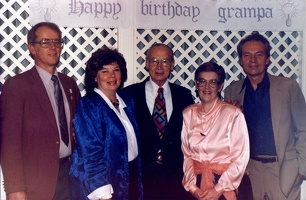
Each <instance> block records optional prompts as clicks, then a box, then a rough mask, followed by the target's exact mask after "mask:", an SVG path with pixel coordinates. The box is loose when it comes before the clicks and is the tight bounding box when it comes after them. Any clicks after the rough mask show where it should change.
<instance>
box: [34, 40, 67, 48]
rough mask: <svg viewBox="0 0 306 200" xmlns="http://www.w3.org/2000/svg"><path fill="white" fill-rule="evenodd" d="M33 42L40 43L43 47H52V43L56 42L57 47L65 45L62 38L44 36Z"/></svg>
mask: <svg viewBox="0 0 306 200" xmlns="http://www.w3.org/2000/svg"><path fill="white" fill-rule="evenodd" d="M32 43H36V44H40V46H41V47H42V48H50V47H51V45H52V44H54V46H55V47H56V48H62V47H63V46H64V41H63V40H62V39H49V38H43V39H41V40H40V41H37V42H32Z"/></svg>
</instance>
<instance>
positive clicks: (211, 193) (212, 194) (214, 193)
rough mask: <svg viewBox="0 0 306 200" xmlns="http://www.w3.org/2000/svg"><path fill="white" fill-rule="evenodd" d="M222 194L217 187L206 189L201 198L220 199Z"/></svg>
mask: <svg viewBox="0 0 306 200" xmlns="http://www.w3.org/2000/svg"><path fill="white" fill-rule="evenodd" d="M220 196H221V194H219V193H218V192H217V191H216V190H215V188H213V189H209V190H206V191H204V196H203V197H202V198H201V200H218V199H219V197H220Z"/></svg>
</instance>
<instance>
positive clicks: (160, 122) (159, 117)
mask: <svg viewBox="0 0 306 200" xmlns="http://www.w3.org/2000/svg"><path fill="white" fill-rule="evenodd" d="M163 92H164V89H163V88H159V89H158V91H157V93H158V94H157V97H156V99H155V103H154V109H153V114H152V117H153V120H154V122H155V124H156V127H157V132H158V135H159V138H160V139H162V138H163V134H164V132H165V129H166V125H167V111H166V103H165V98H164V93H163Z"/></svg>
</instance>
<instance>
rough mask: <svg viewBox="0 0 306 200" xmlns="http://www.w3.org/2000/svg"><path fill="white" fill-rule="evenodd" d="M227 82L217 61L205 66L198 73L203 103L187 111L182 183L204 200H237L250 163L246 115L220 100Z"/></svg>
mask: <svg viewBox="0 0 306 200" xmlns="http://www.w3.org/2000/svg"><path fill="white" fill-rule="evenodd" d="M224 79H225V71H224V69H223V68H222V67H221V66H219V65H218V64H216V63H214V62H207V63H204V64H202V65H201V66H200V67H199V68H198V69H197V70H196V72H195V83H196V91H197V95H198V96H199V98H200V102H199V103H197V104H193V105H190V106H189V107H187V108H186V109H185V110H184V112H183V117H184V123H183V130H182V151H183V153H184V165H183V166H184V178H183V181H182V183H183V186H184V187H185V189H186V190H187V191H188V192H190V193H191V194H192V195H193V196H194V197H196V198H197V199H201V200H206V199H237V197H238V195H237V194H238V191H237V189H238V186H239V185H240V182H241V180H242V178H243V176H244V174H245V169H246V166H247V163H248V161H249V137H248V130H247V125H246V122H245V119H244V115H243V113H242V112H241V110H240V109H239V108H237V107H235V106H233V105H230V104H228V103H226V102H223V101H222V100H221V99H220V98H221V95H220V93H221V91H222V88H223V85H224ZM246 178H248V177H246ZM247 183H249V182H247ZM239 189H240V188H239ZM249 189H250V187H249ZM239 192H242V193H244V194H241V195H242V196H243V197H242V199H247V196H250V197H251V196H252V194H248V193H251V189H250V190H249V191H245V189H242V191H239ZM241 195H240V194H239V196H241Z"/></svg>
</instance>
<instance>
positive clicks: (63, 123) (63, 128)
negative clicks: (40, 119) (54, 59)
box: [51, 75, 69, 146]
mask: <svg viewBox="0 0 306 200" xmlns="http://www.w3.org/2000/svg"><path fill="white" fill-rule="evenodd" d="M51 80H52V81H53V84H54V96H55V101H56V104H57V107H58V119H59V124H60V133H61V139H62V141H63V142H64V143H65V144H66V146H68V144H69V135H68V127H67V119H66V114H65V107H64V101H63V94H62V90H61V87H60V85H59V82H58V79H57V76H55V75H52V77H51Z"/></svg>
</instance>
